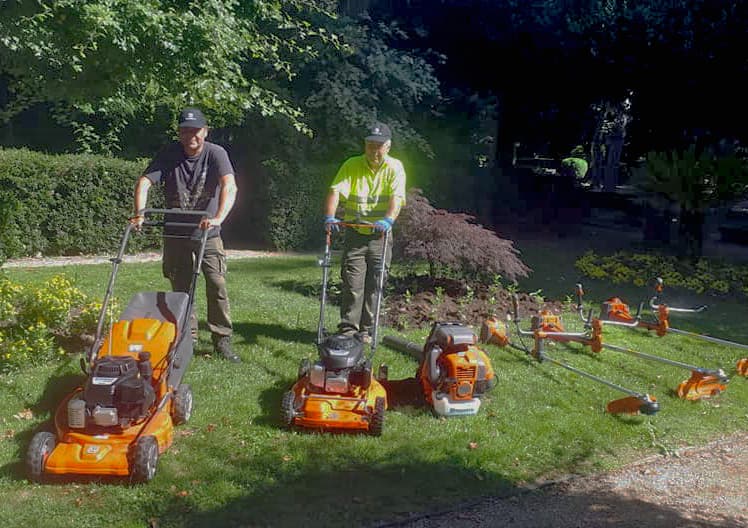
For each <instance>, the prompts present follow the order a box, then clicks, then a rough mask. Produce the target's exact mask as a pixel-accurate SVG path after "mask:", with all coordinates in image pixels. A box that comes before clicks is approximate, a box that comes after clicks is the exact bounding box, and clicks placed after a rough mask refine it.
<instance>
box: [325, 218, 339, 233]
mask: <svg viewBox="0 0 748 528" xmlns="http://www.w3.org/2000/svg"><path fill="white" fill-rule="evenodd" d="M340 222H342V220H340V219H338V218H335V217H334V216H332V215H326V216H325V221H324V223H323V224H322V225H323V227H324V228H325V230H326V229H327V228H328V227H329V228H330V231H335V232H337V231H340V226H339V225H338V224H339V223H340Z"/></svg>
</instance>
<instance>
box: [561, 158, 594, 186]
mask: <svg viewBox="0 0 748 528" xmlns="http://www.w3.org/2000/svg"><path fill="white" fill-rule="evenodd" d="M588 168H589V164H588V163H587V160H584V159H582V158H564V159H562V160H561V171H562V173H565V174H568V175H569V176H571V177H572V178H574V179H575V180H577V181H580V180H583V179H584V177H585V176H586V175H587V169H588Z"/></svg>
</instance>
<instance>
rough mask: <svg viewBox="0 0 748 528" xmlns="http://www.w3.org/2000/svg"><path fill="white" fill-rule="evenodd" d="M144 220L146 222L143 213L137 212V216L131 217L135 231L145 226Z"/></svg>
mask: <svg viewBox="0 0 748 528" xmlns="http://www.w3.org/2000/svg"><path fill="white" fill-rule="evenodd" d="M143 222H145V216H143V215H141V214H136V215H135V216H133V217H132V218H130V223H131V224H132V226H133V229H135V231H140V228H141V227H143Z"/></svg>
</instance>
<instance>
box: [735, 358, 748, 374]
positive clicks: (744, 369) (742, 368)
mask: <svg viewBox="0 0 748 528" xmlns="http://www.w3.org/2000/svg"><path fill="white" fill-rule="evenodd" d="M735 367H736V368H737V370H738V374H739V375H741V376H748V358H743V359H741V360H738V363H737V365H735Z"/></svg>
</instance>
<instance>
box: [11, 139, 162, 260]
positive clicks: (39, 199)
mask: <svg viewBox="0 0 748 528" xmlns="http://www.w3.org/2000/svg"><path fill="white" fill-rule="evenodd" d="M143 167H144V164H142V163H135V162H131V161H124V160H119V159H115V158H107V157H103V156H93V155H78V156H75V155H60V156H50V155H46V154H41V153H37V152H31V151H28V150H25V149H22V150H15V149H0V211H2V212H1V213H0V254H3V255H4V256H5V258H10V257H23V256H33V255H36V254H38V253H42V254H45V255H75V254H95V253H111V252H114V251H116V249H117V247H118V244H119V240H120V238H121V236H122V230H123V229H124V226H125V221H126V219H127V218H128V217H129V216H130V214H131V212H132V200H133V197H132V196H133V188H134V185H135V180H136V179H137V177H138V176H139V175H140V173H141V172H142V170H143ZM152 203H153V204H155V205H154V207H156V206H158V204H159V203H162V202H161V198H160V196H158V195H157V198H156V199H155V200H154V201H153V202H152ZM153 244H154V238H153V237H152V236H151V237H148V236H141V237H135V238H134V239H133V243H132V245H131V247H130V249H138V248H142V247H145V246H147V245H153Z"/></svg>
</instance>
